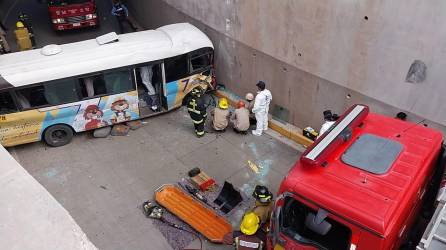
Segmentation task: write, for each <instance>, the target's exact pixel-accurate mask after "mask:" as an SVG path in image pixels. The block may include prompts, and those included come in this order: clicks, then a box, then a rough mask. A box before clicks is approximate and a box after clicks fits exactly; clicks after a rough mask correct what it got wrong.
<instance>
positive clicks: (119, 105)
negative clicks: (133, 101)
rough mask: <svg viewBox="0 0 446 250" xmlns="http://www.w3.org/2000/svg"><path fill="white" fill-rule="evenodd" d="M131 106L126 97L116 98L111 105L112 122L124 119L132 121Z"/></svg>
mask: <svg viewBox="0 0 446 250" xmlns="http://www.w3.org/2000/svg"><path fill="white" fill-rule="evenodd" d="M129 107H130V105H129V102H128V101H127V100H126V99H124V98H121V97H120V98H116V99H115V101H114V102H113V103H112V105H111V110H112V111H113V115H112V118H111V122H112V123H113V124H116V123H120V122H124V121H130V120H131V118H132V116H131V114H130V112H129V111H128V109H129Z"/></svg>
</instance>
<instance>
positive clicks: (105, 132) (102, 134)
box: [93, 126, 112, 138]
mask: <svg viewBox="0 0 446 250" xmlns="http://www.w3.org/2000/svg"><path fill="white" fill-rule="evenodd" d="M111 130H112V128H111V127H109V126H107V127H103V128H98V129H95V130H94V131H93V137H95V138H106V137H107V136H109V135H110V131H111Z"/></svg>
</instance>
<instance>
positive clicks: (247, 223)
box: [240, 212, 260, 235]
mask: <svg viewBox="0 0 446 250" xmlns="http://www.w3.org/2000/svg"><path fill="white" fill-rule="evenodd" d="M259 224H260V219H259V216H257V215H256V214H255V213H254V212H249V213H246V214H245V215H244V216H243V220H242V224H240V231H242V233H244V234H246V235H253V234H255V233H256V232H257V229H259Z"/></svg>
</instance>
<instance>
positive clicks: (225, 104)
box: [218, 97, 229, 109]
mask: <svg viewBox="0 0 446 250" xmlns="http://www.w3.org/2000/svg"><path fill="white" fill-rule="evenodd" d="M218 106H219V107H220V108H221V109H228V108H229V103H228V99H226V98H224V97H223V98H220V100H219V101H218Z"/></svg>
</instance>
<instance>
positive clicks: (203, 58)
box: [190, 53, 211, 72]
mask: <svg viewBox="0 0 446 250" xmlns="http://www.w3.org/2000/svg"><path fill="white" fill-rule="evenodd" d="M210 66H211V54H209V53H208V54H204V55H196V56H192V57H191V59H190V68H191V69H190V70H191V72H197V71H202V70H205V69H207V68H208V67H210Z"/></svg>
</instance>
